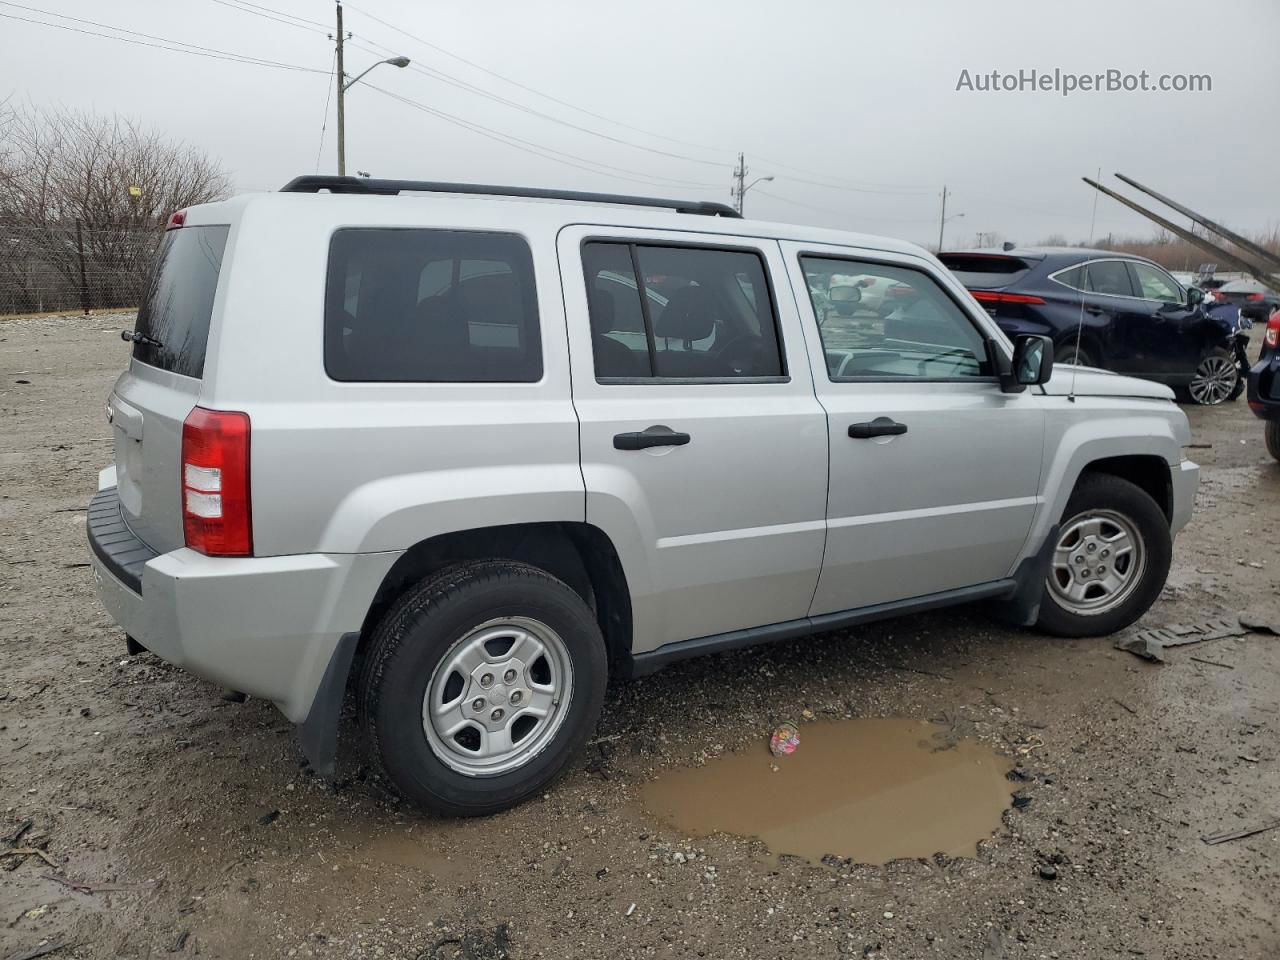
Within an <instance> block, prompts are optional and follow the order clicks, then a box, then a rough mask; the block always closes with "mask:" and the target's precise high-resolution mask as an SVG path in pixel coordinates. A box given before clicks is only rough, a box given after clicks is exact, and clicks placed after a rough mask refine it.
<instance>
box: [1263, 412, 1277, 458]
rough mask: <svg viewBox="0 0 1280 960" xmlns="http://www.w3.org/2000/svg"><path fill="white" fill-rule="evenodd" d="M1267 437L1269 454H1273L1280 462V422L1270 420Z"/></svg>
mask: <svg viewBox="0 0 1280 960" xmlns="http://www.w3.org/2000/svg"><path fill="white" fill-rule="evenodd" d="M1265 436H1266V438H1267V453H1269V454H1271V456H1272V457H1274V458H1275V459H1276V460H1280V420H1268V421H1267V426H1266V433H1265Z"/></svg>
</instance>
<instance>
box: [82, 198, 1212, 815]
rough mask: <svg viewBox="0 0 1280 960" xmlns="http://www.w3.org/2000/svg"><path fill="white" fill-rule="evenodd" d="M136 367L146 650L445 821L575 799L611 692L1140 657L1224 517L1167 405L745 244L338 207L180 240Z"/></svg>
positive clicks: (698, 229)
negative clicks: (784, 662) (898, 620)
mask: <svg viewBox="0 0 1280 960" xmlns="http://www.w3.org/2000/svg"><path fill="white" fill-rule="evenodd" d="M410 194H414V195H410ZM849 277H858V278H860V279H859V284H860V285H861V287H860V289H861V288H865V289H872V290H876V291H879V293H878V295H877V296H876V297H874V298H871V297H869V298H868V301H867V305H866V308H865V309H861V308H860V306H859V303H858V302H851V298H849V297H843V298H839V297H838V298H837V299H840V302H841V303H842V309H841V310H839V311H832V310H828V309H827V308H826V307H827V305H828V304H829V303H830V302H831V296H830V294H829V291H830V289H831V287H832V286H833V284H834V286H837V287H841V286H847V285H848V283H847V281H848V278H849ZM124 337H125V339H126V340H129V341H132V350H133V356H132V360H131V361H130V364H129V369H128V370H127V371H126V372H125V373H124V374H123V375H122V376H121V377H120V379H119V381H118V382H117V383H116V385H115V388H114V390H113V391H112V393H111V397H110V400H109V403H108V418H109V419H110V421H111V423H112V424H113V427H114V433H115V464H114V466H111V467H108V468H107V469H106V470H104V471H102V474H101V477H100V479H99V492H98V494H97V496H96V497H95V498H94V500H93V503H92V506H91V507H90V509H89V518H88V528H89V542H90V545H91V547H92V554H93V562H94V567H95V571H96V577H97V582H98V589H99V593H100V595H101V598H102V602H103V603H104V604H105V605H106V607H107V609H108V610H109V611H110V612H111V614H112V616H113V617H114V618H115V619H116V621H117V622H118V623H119V624H120V625H121V626H122V627H123V628H124V630H125V632H126V633H127V635H128V642H129V645H130V649H132V650H133V651H135V652H136V651H137V650H139V649H141V648H145V649H147V650H150V651H152V652H153V653H155V654H157V655H158V656H160V657H163V658H164V659H166V660H168V661H170V662H172V663H174V664H178V665H180V666H183V667H185V668H187V669H188V670H190V671H191V672H192V673H194V674H198V675H200V676H202V677H206V678H208V679H210V680H212V681H214V682H216V683H218V684H221V685H223V686H225V687H229V688H231V689H234V690H237V691H241V692H243V693H246V694H251V695H253V696H257V697H264V698H267V699H269V700H271V701H273V702H274V703H275V704H276V705H277V706H278V707H279V708H280V710H281V711H282V712H283V713H284V714H285V716H287V717H288V718H289V720H291V721H292V722H294V723H295V724H297V725H298V726H299V729H300V739H301V743H302V747H303V749H304V751H305V753H306V755H307V757H308V758H309V760H310V761H311V763H312V764H313V766H314V767H315V769H317V770H318V771H319V772H321V773H322V774H325V775H331V773H332V770H333V766H334V756H335V741H336V730H337V726H338V715H339V711H340V708H341V706H342V702H343V698H344V696H345V694H346V692H347V690H348V688H351V689H352V690H353V691H354V693H355V697H356V700H357V702H358V706H359V714H360V718H361V723H362V725H363V728H364V731H365V733H366V734H367V740H368V744H369V747H370V748H371V752H372V753H373V754H374V755H375V756H376V757H377V759H378V760H379V761H380V762H381V764H382V766H383V768H384V770H385V772H386V774H387V775H388V776H389V778H390V779H391V780H392V781H393V782H394V783H395V784H396V786H397V787H398V788H399V789H400V790H401V791H402V792H403V793H404V794H405V795H406V796H407V797H408V798H410V799H411V800H413V801H415V802H416V803H418V804H420V805H421V806H422V807H424V808H427V809H430V810H433V811H438V812H444V813H450V814H483V813H489V812H492V811H496V810H499V809H501V808H503V807H506V806H509V805H511V804H514V803H517V802H519V801H520V800H522V799H524V798H525V797H528V796H529V795H531V794H534V793H536V792H538V791H540V790H542V789H544V788H545V787H546V786H547V785H548V783H549V782H550V781H552V780H553V779H554V778H555V777H556V776H557V774H559V773H560V772H561V771H562V770H563V769H564V768H565V765H566V764H567V763H568V761H569V760H570V758H571V756H572V755H573V753H574V751H575V750H576V749H578V748H579V747H580V746H581V745H582V744H583V742H584V741H585V740H586V738H587V737H588V736H589V735H590V733H591V730H592V728H593V727H594V725H595V723H596V720H597V717H598V715H599V713H600V709H601V703H602V700H603V696H604V689H605V682H606V679H607V678H608V677H609V676H611V675H613V676H624V677H625V676H636V675H639V674H644V673H648V672H651V671H653V670H656V669H658V668H659V667H661V666H663V665H665V664H668V663H671V662H672V661H675V660H679V659H681V658H684V657H689V656H693V655H697V654H703V653H711V652H715V651H721V650H730V649H734V648H738V647H744V646H747V645H750V644H756V643H762V642H767V641H773V640H780V639H784V638H789V637H796V636H800V635H803V634H810V633H813V632H815V631H820V630H829V629H832V628H837V627H847V626H850V625H855V624H860V623H865V622H867V621H870V620H875V619H879V618H883V617H889V616H893V615H896V614H900V613H907V612H911V611H918V610H925V609H932V608H936V607H942V606H945V605H950V604H958V603H966V602H970V601H975V600H988V601H992V602H993V603H994V605H995V606H996V607H997V608H998V611H999V612H1000V613H1001V614H1002V615H1003V616H1004V617H1006V618H1008V619H1010V620H1012V621H1013V622H1016V623H1018V624H1023V625H1028V626H1030V625H1033V624H1038V625H1039V626H1040V628H1041V629H1044V630H1046V631H1049V632H1052V633H1056V634H1060V635H1067V636H1084V635H1096V634H1104V633H1108V632H1111V631H1114V630H1117V629H1119V628H1121V627H1124V626H1126V625H1127V624H1129V623H1131V622H1132V621H1133V620H1135V619H1136V618H1137V617H1139V616H1140V615H1141V614H1142V613H1143V612H1144V611H1145V610H1146V609H1147V607H1148V606H1150V604H1151V603H1152V601H1153V600H1155V598H1156V597H1157V595H1158V594H1159V592H1160V589H1161V587H1162V585H1163V583H1164V580H1165V576H1166V573H1167V571H1168V568H1169V560H1170V551H1171V544H1172V538H1173V534H1174V533H1175V532H1177V531H1178V530H1179V529H1181V528H1182V526H1183V525H1184V524H1185V523H1186V522H1187V520H1188V518H1189V516H1190V514H1191V506H1192V500H1193V498H1194V494H1195V489H1196V483H1197V475H1198V469H1197V467H1196V465H1195V464H1194V463H1191V462H1189V461H1187V460H1185V459H1183V457H1182V448H1183V447H1184V446H1185V445H1186V444H1187V442H1188V441H1189V431H1188V426H1187V420H1186V418H1185V417H1184V415H1183V414H1182V412H1181V411H1180V410H1179V409H1178V407H1176V406H1175V405H1174V404H1173V403H1172V402H1171V401H1172V394H1171V393H1170V391H1169V390H1168V389H1167V388H1166V387H1163V386H1159V385H1157V384H1153V383H1149V382H1145V381H1141V380H1135V379H1129V378H1127V377H1120V376H1115V375H1112V374H1108V373H1104V372H1102V371H1098V370H1091V369H1088V368H1081V367H1061V368H1059V369H1058V370H1057V372H1056V373H1055V372H1054V371H1053V367H1052V363H1053V361H1052V351H1051V347H1050V345H1049V344H1048V342H1047V341H1045V340H1043V339H1042V338H1038V337H1020V338H1018V340H1017V341H1016V342H1010V341H1009V340H1008V339H1007V338H1006V337H1005V335H1004V334H1003V333H1001V331H1000V329H999V328H998V327H997V326H996V324H995V323H994V321H992V320H991V318H990V317H988V316H987V314H986V312H985V311H984V310H983V309H982V308H981V307H980V306H979V305H978V304H977V303H976V302H975V301H974V300H973V298H972V297H971V296H970V295H969V293H968V292H967V291H966V290H965V288H964V287H963V286H961V285H960V284H959V283H957V282H956V281H955V280H954V279H953V278H952V277H951V276H950V274H948V273H947V272H946V270H944V269H943V268H942V267H941V266H940V265H939V264H938V262H937V261H936V260H935V259H934V258H933V257H931V256H930V255H929V254H928V253H926V252H925V251H924V250H922V249H920V248H918V247H915V246H913V245H911V244H907V243H902V242H898V241H894V240H888V239H883V238H879V237H871V236H863V235H859V234H849V233H842V232H836V231H830V230H820V229H815V228H810V227H798V226H785V225H780V224H769V223H756V222H749V221H744V220H741V219H738V218H737V217H736V215H734V213H733V211H732V210H729V209H727V208H725V207H723V206H721V205H718V204H698V203H693V204H685V203H680V202H668V201H661V200H650V199H646V198H636V197H612V196H603V195H588V194H577V193H554V192H550V191H539V190H526V189H517V188H497V187H476V186H472V185H462V184H429V183H418V182H409V181H386V180H368V179H360V180H356V179H348V178H331V177H307V178H301V179H299V180H296V181H294V182H293V183H291V184H290V185H288V186H287V187H286V188H285V189H284V190H283V191H281V192H279V193H275V194H263V195H252V196H245V197H240V198H237V199H233V200H229V201H226V202H223V203H215V204H209V205H206V206H199V207H193V208H191V209H189V210H185V211H181V212H179V213H177V214H175V215H174V216H173V218H172V220H171V221H170V223H169V230H168V231H167V232H166V235H165V237H164V240H163V242H162V244H161V247H160V250H159V254H158V261H157V264H156V267H155V273H154V276H153V278H152V280H151V285H150V289H149V292H148V294H147V296H146V298H145V302H144V303H143V305H142V308H141V310H140V311H139V314H138V319H137V326H136V329H135V330H132V331H125V332H124Z"/></svg>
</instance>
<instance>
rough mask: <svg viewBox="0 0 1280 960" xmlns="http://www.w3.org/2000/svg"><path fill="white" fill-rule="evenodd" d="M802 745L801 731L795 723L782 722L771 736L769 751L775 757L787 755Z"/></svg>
mask: <svg viewBox="0 0 1280 960" xmlns="http://www.w3.org/2000/svg"><path fill="white" fill-rule="evenodd" d="M798 746H800V731H799V729H798V728H797V727H796V725H795V724H794V723H790V722H788V723H783V724H780V725H779V726H778V727H777V729H775V730H774V731H773V735H772V736H770V737H769V752H770V753H772V754H773V755H774V756H775V757H787V756H790V755H791V754H793V753H795V752H796V747H798Z"/></svg>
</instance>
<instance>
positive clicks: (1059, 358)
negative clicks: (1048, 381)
mask: <svg viewBox="0 0 1280 960" xmlns="http://www.w3.org/2000/svg"><path fill="white" fill-rule="evenodd" d="M1053 362H1054V363H1055V364H1059V363H1071V364H1074V365H1076V366H1077V367H1092V366H1094V365H1095V364H1094V362H1093V357H1091V356H1089V352H1088V351H1087V350H1084V349H1082V348H1081V347H1077V346H1076V345H1075V343H1074V342H1072V343H1064V344H1063V345H1062V346H1060V347H1058V349H1057V350H1055V351H1054V353H1053Z"/></svg>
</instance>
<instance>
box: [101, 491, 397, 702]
mask: <svg viewBox="0 0 1280 960" xmlns="http://www.w3.org/2000/svg"><path fill="white" fill-rule="evenodd" d="M114 494H115V490H114V488H113V487H107V488H105V489H103V490H101V491H100V492H99V495H98V496H97V497H95V498H94V501H93V505H92V506H91V510H90V520H89V542H90V546H91V548H92V550H91V559H92V561H93V568H94V579H95V581H96V584H97V589H98V596H99V598H100V599H101V601H102V604H103V606H104V607H106V609H107V611H108V612H109V613H110V614H111V616H112V618H113V619H114V620H115V621H116V623H118V624H119V625H120V626H121V627H122V628H123V629H124V631H125V632H126V633H127V634H129V635H130V636H132V637H133V638H134V639H135V640H137V641H138V642H139V643H141V644H142V645H143V646H144V647H146V648H147V649H148V650H150V651H151V652H152V653H154V654H156V655H157V656H159V657H161V658H163V659H165V660H167V661H169V662H170V663H172V664H174V665H176V666H179V667H183V668H184V669H186V670H189V671H190V672H191V673H193V674H196V675H197V676H200V677H204V678H205V679H207V680H211V681H212V682H214V683H217V684H219V685H221V686H225V687H230V688H231V689H233V690H240V691H242V692H244V693H247V694H251V695H253V696H256V697H262V698H264V699H267V700H271V701H272V702H274V703H275V704H276V706H278V707H279V708H280V710H281V711H282V712H283V713H284V715H285V716H286V717H288V718H289V720H291V721H293V722H294V723H301V722H303V721H305V720H306V719H307V716H308V714H309V713H310V712H311V706H312V703H313V702H314V701H315V697H316V691H317V690H318V689H319V688H320V685H321V682H322V680H323V678H324V675H325V670H326V669H327V668H328V666H329V662H330V660H331V659H332V658H333V655H334V652H335V650H337V648H338V646H339V641H340V640H341V638H342V636H343V634H346V633H352V632H358V631H359V630H360V627H361V625H362V622H363V620H364V616H365V614H366V612H367V611H368V609H369V605H370V603H371V602H372V600H373V597H374V594H375V593H376V592H377V589H378V586H379V584H381V582H382V579H383V577H384V576H385V575H386V573H387V571H388V570H390V568H391V565H392V564H393V563H394V562H395V560H396V558H397V557H398V556H399V554H398V553H372V554H302V555H296V556H285V557H245V558H223V557H206V556H205V555H204V554H201V553H197V552H195V551H194V550H188V549H186V548H185V547H184V548H182V549H179V550H174V551H172V552H171V553H163V554H155V553H154V551H151V556H150V557H149V558H148V557H146V556H144V555H143V554H144V552H145V551H146V550H147V549H149V548H146V546H145V544H141V542H140V541H137V540H136V538H133V537H132V533H131V532H129V531H128V528H127V526H125V525H124V523H123V521H120V520H119V505H118V502H117V501H116V500H115V497H114ZM113 508H114V517H113V515H112V510H113ZM119 528H123V529H119ZM104 531H114V532H113V533H104ZM130 538H132V539H133V541H134V544H130V543H129V540H130ZM107 540H110V541H111V542H104V541H107ZM122 545H123V546H122ZM135 571H136V583H135Z"/></svg>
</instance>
